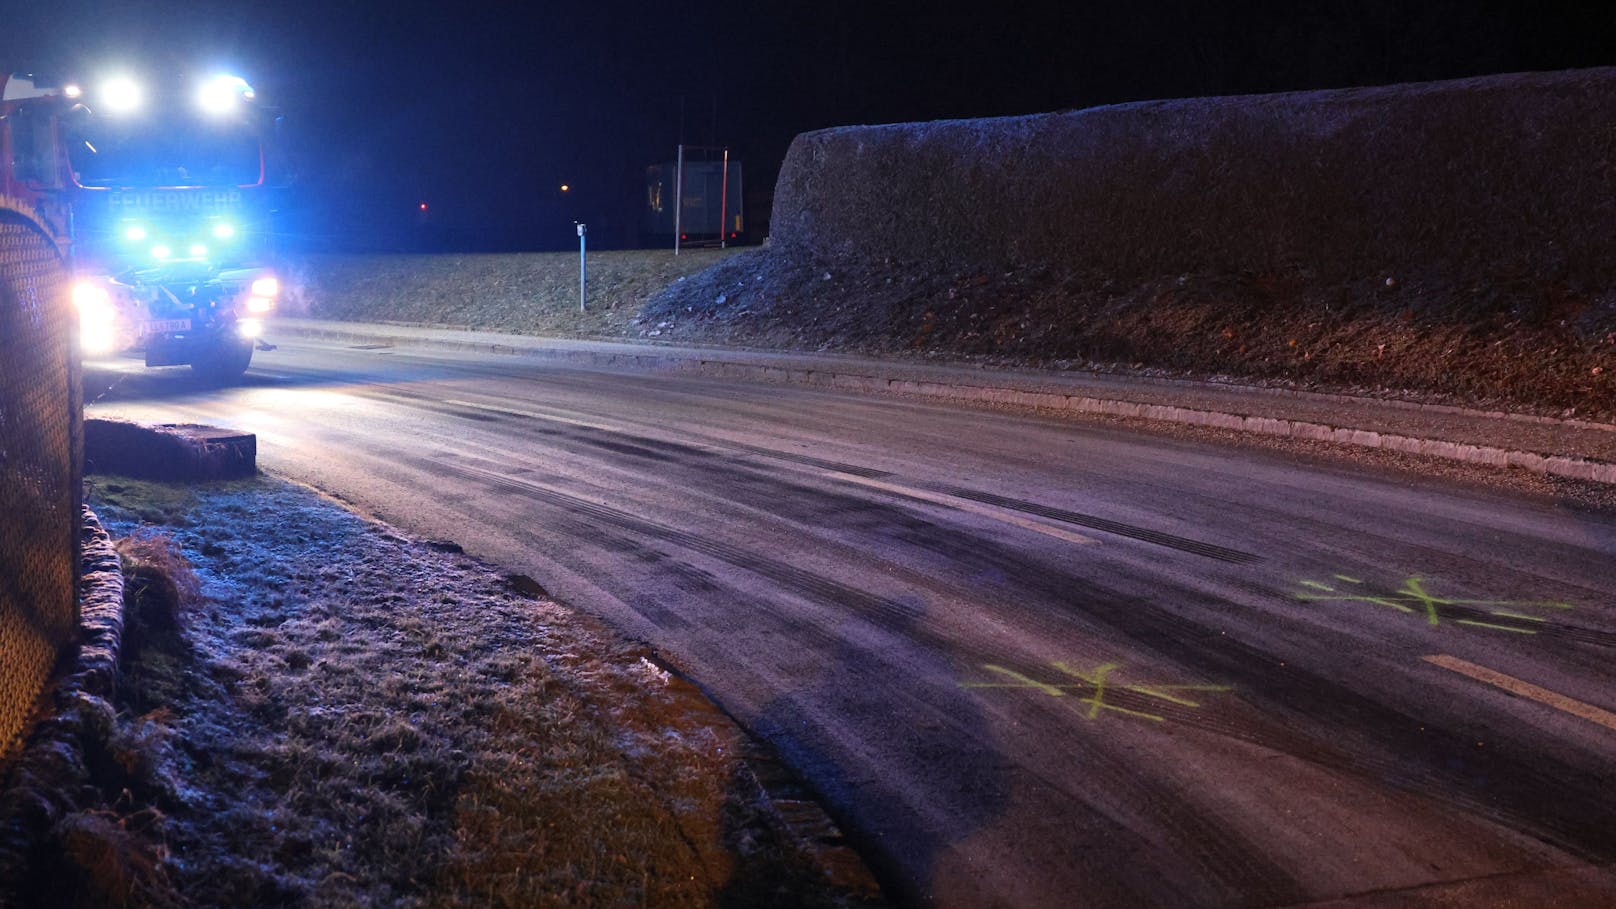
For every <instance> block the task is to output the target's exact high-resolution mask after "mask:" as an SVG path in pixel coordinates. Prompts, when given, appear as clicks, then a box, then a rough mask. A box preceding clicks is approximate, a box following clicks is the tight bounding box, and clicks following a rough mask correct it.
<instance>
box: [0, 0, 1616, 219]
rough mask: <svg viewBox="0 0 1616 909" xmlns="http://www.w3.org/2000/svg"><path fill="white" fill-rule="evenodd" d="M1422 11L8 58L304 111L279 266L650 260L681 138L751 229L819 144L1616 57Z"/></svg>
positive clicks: (571, 17) (233, 44)
mask: <svg viewBox="0 0 1616 909" xmlns="http://www.w3.org/2000/svg"><path fill="white" fill-rule="evenodd" d="M1406 7H1407V4H1403V3H1398V2H1395V0H1372V2H1360V3H1345V2H1337V3H1325V4H1315V5H1312V6H1310V7H1308V8H1297V7H1296V6H1295V5H1294V4H1288V3H1279V2H1267V0H1264V2H1249V3H1237V4H1225V5H1222V6H1218V7H1214V6H1211V5H1207V4H1202V3H1196V2H1193V0H1141V2H1137V3H1132V4H1128V5H1126V6H1123V5H1115V4H1076V3H1073V4H1066V5H1060V6H1056V5H1042V4H1037V5H1024V6H1022V7H1020V8H1018V9H1013V10H1008V11H1007V10H994V9H990V8H987V7H986V6H985V5H961V6H957V7H954V6H947V5H941V6H939V5H927V4H899V5H897V6H887V7H883V8H880V9H876V8H872V7H870V6H869V5H866V4H858V3H852V2H847V0H835V2H828V3H821V4H816V5H814V6H812V7H804V6H793V7H789V8H784V9H773V8H745V9H737V10H730V11H723V12H720V13H715V14H711V15H708V16H706V17H701V16H698V15H696V14H695V13H694V12H693V11H690V10H681V9H679V8H677V7H660V6H649V5H645V4H635V3H625V2H610V0H608V2H605V3H598V4H594V5H591V6H588V7H584V6H582V5H576V6H572V5H568V6H555V7H532V8H528V9H524V10H522V11H520V12H510V11H508V10H504V9H498V8H493V7H491V6H488V5H478V4H466V5H463V6H460V7H457V8H454V9H452V10H450V9H446V8H444V7H442V6H441V5H438V4H424V3H415V4H411V3H405V4H394V5H382V4H376V3H372V2H362V0H351V2H346V3H341V2H338V3H329V4H312V3H310V4H299V3H293V4H286V5H282V6H277V7H274V8H268V7H253V6H249V5H234V4H232V5H227V6H218V5H207V4H194V3H180V2H174V0H145V2H136V3H127V4H122V5H119V6H117V7H116V8H114V9H111V10H108V9H106V8H105V5H104V4H98V3H89V2H66V3H62V4H59V5H57V6H54V7H51V8H50V9H45V8H42V7H41V8H35V9H32V10H26V11H22V12H20V13H18V14H10V15H11V17H12V21H11V22H9V23H8V27H7V29H6V30H5V33H4V34H3V35H0V62H3V65H5V66H8V67H10V68H12V69H14V70H19V71H26V70H51V69H55V70H56V71H58V72H61V73H63V74H67V75H70V76H72V77H73V78H79V79H82V78H86V77H87V76H91V75H93V73H94V72H95V71H97V70H99V69H102V68H104V67H106V66H109V65H121V66H126V67H130V68H133V69H136V70H137V71H138V70H150V71H157V70H164V71H187V72H195V71H200V70H203V69H215V68H225V69H233V70H237V71H239V72H240V73H241V74H242V75H244V76H246V77H247V78H248V79H249V80H250V81H252V82H253V83H254V85H255V86H256V87H257V88H258V89H259V92H260V94H261V96H262V97H263V98H264V99H265V100H266V101H268V102H269V103H272V104H274V105H276V106H277V107H279V108H280V109H281V110H282V111H283V112H284V115H285V117H286V127H285V138H286V141H287V144H288V146H289V149H290V151H291V153H292V157H293V160H294V161H295V169H296V171H297V174H298V179H297V182H296V184H295V185H294V187H293V189H292V190H291V191H290V193H289V195H288V208H289V212H288V215H289V217H288V218H287V220H286V223H287V225H288V228H289V229H288V233H289V235H290V236H289V237H288V238H287V240H288V245H289V246H291V247H294V248H304V249H332V250H343V249H361V248H395V247H412V248H436V249H445V250H451V249H452V250H479V249H482V250H490V251H493V250H508V249H560V248H567V247H569V246H571V245H573V244H575V243H576V237H575V234H574V233H573V228H572V222H573V221H574V220H584V221H588V222H589V223H590V225H591V227H590V236H591V241H592V243H593V244H595V245H597V246H601V247H605V246H624V245H632V244H633V243H634V242H635V241H636V240H637V239H638V236H637V234H638V232H637V230H636V228H637V218H638V215H639V207H640V206H641V205H643V193H644V189H643V180H644V173H645V169H646V168H647V167H648V166H650V165H653V164H657V163H660V162H663V161H667V160H671V159H672V158H673V156H674V149H675V147H676V146H677V145H678V144H679V143H680V141H684V142H686V143H689V144H700V145H727V146H729V147H730V148H731V150H732V151H731V153H732V156H733V157H734V159H736V160H739V161H740V162H742V164H743V165H744V167H745V182H746V185H747V196H748V202H749V203H750V204H751V206H752V207H753V208H754V209H756V208H757V207H761V206H763V205H765V204H766V202H767V197H768V194H769V191H770V190H772V187H773V182H774V178H775V175H776V172H777V171H778V168H779V165H780V162H781V159H782V158H783V157H784V154H785V151H786V147H787V146H788V144H789V143H790V141H791V139H792V137H794V136H795V135H797V134H798V133H801V132H805V131H808V130H813V129H819V128H824V127H833V126H842V125H852V124H858V123H879V122H900V121H911V120H931V119H945V118H948V119H952V118H969V117H984V116H1010V115H1020V114H1031V113H1039V112H1045V111H1053V110H1063V109H1073V108H1083V107H1090V106H1094V105H1098V104H1109V103H1118V102H1126V101H1137V100H1147V99H1155V98H1172V97H1190V96H1197V95H1218V94H1246V93H1254V92H1271V91H1287V90H1302V89H1316V88H1338V87H1346V86H1355V85H1377V84H1388V83H1396V82H1411V81H1428V80H1435V79H1446V78H1458V77H1464V76H1474V75H1486V74H1492V73H1502V72H1513V71H1527V70H1553V69H1568V68H1578V67H1586V66H1596V65H1603V64H1607V63H1611V62H1616V50H1613V49H1616V11H1611V10H1606V11H1590V10H1587V9H1585V8H1583V7H1581V6H1578V5H1573V4H1565V5H1557V4H1552V3H1551V4H1542V3H1534V4H1528V3H1526V2H1522V0H1508V2H1483V3H1474V2H1470V3H1467V2H1462V0H1439V2H1433V3H1427V4H1423V5H1422V6H1421V7H1420V8H1419V9H1417V10H1409V9H1407V8H1406ZM563 183H565V184H567V185H568V186H569V187H570V189H569V191H568V192H566V193H562V192H561V191H560V186H561V185H562V184H563ZM422 202H426V203H427V204H428V206H429V209H428V216H427V217H426V218H425V219H424V221H423V218H422V216H421V213H420V211H419V205H420V203H422ZM758 214H759V212H757V211H755V210H754V211H750V212H749V216H750V217H752V218H753V219H754V220H756V217H757V215H758Z"/></svg>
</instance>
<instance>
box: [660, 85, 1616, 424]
mask: <svg viewBox="0 0 1616 909" xmlns="http://www.w3.org/2000/svg"><path fill="white" fill-rule="evenodd" d="M773 231H774V233H773V236H772V237H771V241H770V245H769V247H768V248H767V249H766V250H765V251H763V252H761V253H757V254H753V255H743V256H737V257H735V258H733V259H731V260H727V261H725V262H723V263H721V264H719V265H718V266H716V267H715V268H714V269H712V270H711V271H710V272H708V273H707V274H704V275H701V276H697V277H696V278H694V279H692V280H688V281H686V282H684V283H683V284H681V285H679V286H677V287H674V288H670V289H669V290H668V291H666V292H665V293H663V294H662V295H660V296H659V297H657V298H656V299H653V300H652V301H651V303H650V305H649V306H648V308H647V310H646V312H645V314H644V315H645V319H646V320H647V321H651V322H654V323H656V324H661V323H663V322H671V323H673V325H674V329H673V331H674V333H675V336H679V337H688V338H691V339H693V340H695V339H702V338H705V337H717V338H720V339H722V340H727V341H731V342H734V343H742V344H757V345H778V346H794V347H806V348H809V349H817V348H829V349H843V350H863V351H871V352H886V353H893V352H924V353H940V354H945V355H969V356H983V357H988V358H994V359H1001V360H1005V361H1009V362H1016V363H1025V364H1033V365H1046V366H1049V365H1053V366H1064V365H1085V364H1091V365H1107V366H1109V365H1121V366H1124V367H1129V366H1131V367H1145V368H1160V369H1165V370H1170V371H1182V372H1186V373H1190V374H1200V375H1208V374H1214V375H1227V376H1235V377H1240V378H1243V379H1248V380H1270V379H1274V380H1285V381H1293V382H1298V383H1301V384H1303V385H1308V386H1313V387H1324V388H1335V389H1346V390H1359V391H1361V390H1384V391H1387V392H1394V393H1404V392H1413V393H1416V394H1421V395H1435V396H1438V397H1442V398H1446V399H1449V400H1456V401H1458V402H1461V403H1468V404H1483V403H1484V404H1488V405H1491V406H1501V407H1510V408H1516V407H1519V408H1526V409H1533V410H1537V411H1540V412H1548V413H1567V412H1570V413H1574V414H1576V415H1578V416H1596V417H1602V418H1609V417H1611V416H1612V415H1616V382H1613V381H1612V375H1613V373H1616V255H1613V253H1616V248H1613V240H1612V238H1613V237H1616V69H1597V70H1586V71H1577V72H1565V73H1548V74H1525V75H1507V76H1494V77H1487V78H1478V79H1467V80H1460V81H1453V82H1442V83H1431V84H1421V85H1398V86H1387V87H1380V88H1364V89H1349V90H1340V91H1316V92H1302V93H1292V94H1280V95H1265V96H1247V97H1230V98H1203V99H1190V100H1179V101H1154V102H1146V103H1137V104H1123V105H1116V106H1111V107H1100V108H1094V109H1090V110H1080V111H1073V112H1067V113H1055V114H1041V115H1036V116H1028V117H1014V118H998V119H985V120H965V121H947V122H937V123H905V124H895V125H889V126H853V127H842V128H836V129H827V130H820V131H817V132H811V133H806V134H804V135H801V136H799V137H797V139H796V141H795V142H794V143H793V145H792V147H791V150H790V152H789V153H788V154H787V157H786V161H785V165H784V167H783V168H782V170H781V174H780V181H779V184H778V186H777V188H776V192H775V208H774V216H773ZM743 313H744V314H745V319H744V320H741V321H737V317H739V316H740V315H741V314H743Z"/></svg>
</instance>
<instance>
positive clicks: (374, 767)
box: [92, 477, 854, 907]
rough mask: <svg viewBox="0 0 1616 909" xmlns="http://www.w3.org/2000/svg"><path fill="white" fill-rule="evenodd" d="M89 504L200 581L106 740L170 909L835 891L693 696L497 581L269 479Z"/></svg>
mask: <svg viewBox="0 0 1616 909" xmlns="http://www.w3.org/2000/svg"><path fill="white" fill-rule="evenodd" d="M92 505H93V507H94V508H95V509H96V511H97V512H98V514H100V516H101V517H102V520H103V522H104V523H105V524H106V525H107V527H108V530H109V531H110V532H111V533H112V534H113V535H114V537H119V536H129V535H131V534H133V535H135V536H136V537H137V538H142V537H143V538H144V539H145V540H147V543H146V544H145V549H144V551H145V552H147V553H148V554H149V553H151V552H152V551H153V550H154V544H152V543H151V541H152V540H156V539H161V540H164V541H167V540H169V539H171V540H172V541H173V543H174V544H176V546H177V548H176V549H174V552H177V553H179V554H182V555H183V557H184V559H185V560H186V561H188V562H189V563H190V564H191V565H192V566H193V567H194V571H195V576H196V578H197V579H198V580H199V582H200V601H199V602H195V603H194V604H193V605H192V606H191V607H190V608H189V609H187V610H185V612H184V614H183V617H182V619H183V620H182V621H180V622H178V623H176V625H177V631H176V633H173V634H145V635H141V634H135V635H133V636H132V637H133V639H134V642H135V643H134V644H133V646H126V650H125V654H124V662H125V671H124V675H123V679H124V681H123V683H122V688H121V690H120V692H119V701H120V709H121V711H122V713H121V715H120V717H119V720H118V726H119V730H120V731H119V732H117V733H116V735H117V736H118V737H119V740H120V741H124V742H126V743H133V744H128V745H127V746H126V747H125V748H124V750H123V752H121V753H125V754H127V755H129V757H128V760H129V761H130V762H141V763H142V766H143V768H144V769H143V772H142V774H141V779H142V780H143V781H144V782H143V784H142V785H140V786H137V787H135V788H136V792H134V793H133V794H130V795H127V796H126V797H125V798H123V799H121V800H119V801H118V803H117V804H114V805H111V806H109V811H111V812H113V813H114V816H115V817H121V818H136V817H138V818H142V819H144V821H143V826H142V827H141V831H142V835H143V836H145V837H147V838H149V839H150V840H151V841H153V842H155V843H157V844H158V847H157V848H156V854H157V855H158V856H159V857H162V856H163V855H164V854H165V853H166V860H164V861H163V863H162V864H163V872H164V876H165V877H166V879H167V880H169V881H171V882H172V885H173V888H174V890H175V893H176V894H177V895H178V896H179V897H180V898H181V899H183V900H184V901H185V902H186V903H187V904H189V905H195V906H242V905H307V906H356V905H357V906H468V907H469V906H494V905H506V906H540V905H543V906H640V905H655V906H705V905H713V904H716V903H719V902H723V901H726V900H733V899H736V898H737V897H739V898H741V899H743V900H744V901H747V902H751V901H755V900H758V899H761V900H762V901H764V902H768V903H770V904H776V905H780V904H784V905H839V904H845V903H846V902H847V901H848V900H850V899H853V898H854V897H852V896H850V895H849V894H848V893H847V892H844V891H839V890H837V889H835V888H833V887H832V886H830V885H829V884H827V882H826V879H825V877H824V875H823V874H822V873H821V872H820V871H819V870H818V869H817V867H816V866H815V865H814V864H813V861H812V860H811V859H810V858H808V857H807V856H806V855H805V854H804V853H803V852H801V851H799V850H798V848H797V847H795V846H792V845H788V843H789V842H790V838H789V837H787V836H786V835H784V834H783V833H782V832H781V830H780V828H779V827H778V825H777V824H776V823H775V821H774V819H773V816H772V814H771V813H770V811H769V809H768V808H767V807H766V803H765V802H764V801H763V799H762V797H761V791H760V790H759V788H758V786H757V784H756V782H755V780H754V778H753V777H752V775H751V773H750V771H749V770H748V769H747V767H746V765H745V764H744V763H743V762H742V761H741V760H740V754H741V752H742V750H743V742H742V741H741V738H740V736H739V734H738V732H737V731H736V730H735V729H734V728H733V726H731V725H730V724H729V723H728V722H727V721H726V720H725V719H724V718H723V717H722V716H721V715H720V714H719V713H718V712H717V711H716V709H715V708H713V707H712V706H711V705H710V704H709V703H708V702H707V701H705V699H703V698H702V697H701V696H700V695H699V693H698V692H696V691H695V690H694V689H693V688H692V687H691V686H690V685H689V684H688V683H685V682H683V681H681V680H680V679H678V678H677V677H673V676H670V675H668V674H667V673H665V672H663V671H662V670H660V669H659V668H658V667H657V666H656V665H655V664H654V662H652V660H651V659H650V657H651V654H649V653H648V652H647V651H645V649H644V648H643V647H640V646H637V645H633V644H630V643H626V642H624V641H622V640H620V639H618V638H616V637H614V636H613V635H611V634H609V633H607V632H606V631H604V630H603V629H601V628H600V627H598V626H597V625H595V624H594V623H592V622H590V621H589V620H587V619H586V618H584V617H581V616H579V615H577V614H575V613H574V612H572V611H570V610H568V609H566V608H565V607H563V606H561V605H558V604H557V603H555V602H552V601H550V600H548V599H543V598H539V599H531V598H529V597H528V596H525V595H523V594H521V593H518V592H516V591H515V590H514V589H513V588H512V585H511V584H510V583H508V582H507V581H506V580H505V579H504V578H503V577H501V576H500V575H499V574H497V573H496V572H495V571H493V570H492V569H491V568H490V567H489V566H487V565H484V564H481V563H478V562H476V561H475V560H473V559H470V558H468V557H466V556H462V555H456V554H450V553H444V552H439V551H434V550H433V549H431V548H429V547H427V546H424V545H422V544H418V543H415V542H411V541H409V540H406V539H403V538H401V537H400V536H398V535H396V534H395V533H393V532H392V531H390V530H389V529H388V528H386V527H385V526H382V525H379V524H375V523H372V522H369V521H366V520H364V519H361V518H360V517H358V516H356V515H354V514H352V513H350V512H348V511H346V510H345V509H343V508H342V507H340V506H339V505H337V504H336V503H334V502H332V501H330V500H328V499H325V498H322V497H321V496H320V495H318V494H317V493H314V492H312V491H310V490H307V489H304V488H301V487H297V486H293V485H291V484H287V483H284V482H280V481H277V480H272V479H263V478H260V479H255V480H251V481H243V482H238V483H229V484H220V485H212V486H203V487H197V488H193V489H181V488H179V487H175V486H167V485H160V484H151V483H143V482H139V481H132V480H127V479H121V478H107V477H99V478H97V479H96V482H95V487H94V491H93V496H92ZM135 548H139V547H135ZM155 548H156V549H158V550H161V549H162V548H163V547H162V546H156V547H155ZM165 558H168V556H165ZM151 561H152V560H150V559H148V563H150V562H151ZM170 562H172V560H171V559H170ZM170 570H174V569H173V566H172V564H170ZM529 589H531V588H530V587H529ZM130 615H131V616H135V615H137V613H135V612H131V613H130ZM142 812H144V813H142ZM153 817H156V818H158V819H159V820H158V821H157V822H153V821H152V820H151V818H153ZM109 823H114V824H116V823H117V821H116V820H113V821H109ZM151 904H155V902H152V903H151Z"/></svg>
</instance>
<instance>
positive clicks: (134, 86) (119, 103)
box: [101, 76, 145, 114]
mask: <svg viewBox="0 0 1616 909" xmlns="http://www.w3.org/2000/svg"><path fill="white" fill-rule="evenodd" d="M144 95H145V93H144V92H142V91H141V90H140V85H139V84H138V83H136V82H135V80H133V79H131V78H129V77H128V76H119V77H117V78H115V79H108V80H107V81H106V82H105V83H104V84H103V85H102V86H101V102H102V103H103V104H105V105H106V107H107V110H109V111H111V112H112V113H116V114H126V113H129V112H130V111H133V110H137V109H139V107H140V105H141V103H142V101H143V100H144Z"/></svg>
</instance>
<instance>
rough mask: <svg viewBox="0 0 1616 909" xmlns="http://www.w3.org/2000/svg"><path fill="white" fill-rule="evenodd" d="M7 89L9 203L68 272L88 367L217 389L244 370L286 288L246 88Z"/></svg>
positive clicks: (18, 81) (259, 116) (254, 111)
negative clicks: (277, 270) (134, 361)
mask: <svg viewBox="0 0 1616 909" xmlns="http://www.w3.org/2000/svg"><path fill="white" fill-rule="evenodd" d="M0 78H3V79H4V90H3V99H4V100H3V102H0V103H3V104H4V107H3V108H0V113H3V117H4V119H3V121H0V126H3V127H4V128H3V130H0V133H3V135H4V142H5V156H4V159H3V160H4V161H5V162H6V164H8V165H9V166H8V167H0V171H4V172H5V183H4V192H5V195H6V197H7V200H8V205H9V206H10V207H14V208H20V209H23V210H26V211H29V212H31V213H32V217H33V218H34V220H35V221H36V222H37V223H38V224H40V225H41V226H42V227H43V228H44V229H45V230H46V231H47V232H49V233H50V234H51V235H52V237H53V238H54V239H55V240H56V242H57V244H58V247H59V248H60V249H62V250H63V251H64V253H65V254H66V255H67V257H68V259H69V261H70V263H71V265H72V273H73V291H72V293H73V303H74V305H75V307H76V308H77V309H78V313H79V323H80V333H79V334H80V344H81V347H82V348H83V353H84V355H85V356H86V357H96V356H103V355H110V354H131V353H132V354H138V355H143V356H144V358H145V362H146V365H148V366H175V365H183V364H189V365H190V366H191V367H192V368H193V369H194V370H196V371H197V372H199V373H201V374H203V375H204V376H206V377H209V378H212V379H218V380H224V379H231V378H235V377H237V376H240V375H241V374H242V373H243V372H245V371H246V369H247V367H248V365H249V363H250V361H251V359H252V355H253V349H254V346H255V344H257V343H260V341H259V339H260V336H261V334H262V333H263V328H264V319H265V317H266V316H267V315H269V314H270V313H271V312H272V311H273V310H274V308H275V303H276V298H277V296H278V294H279V290H280V286H279V282H278V281H277V279H276V277H275V275H274V274H273V272H272V271H271V269H270V268H269V266H268V263H269V261H270V256H271V253H272V245H271V243H272V233H271V231H270V221H269V216H270V200H269V189H270V184H269V180H268V178H267V174H266V167H265V151H264V149H265V139H266V136H267V134H268V133H269V131H271V130H272V129H273V113H272V112H271V111H268V110H264V109H261V108H259V107H258V106H257V104H256V95H255V93H254V91H253V90H252V88H251V87H250V86H249V85H248V84H247V83H246V82H245V81H244V80H242V79H240V78H238V77H234V76H213V77H209V78H208V79H206V80H204V81H202V82H200V83H197V84H195V85H193V86H190V88H191V89H192V91H190V92H186V91H184V90H183V89H182V90H179V91H174V92H170V93H168V96H167V97H164V96H162V95H151V96H148V94H147V92H146V91H145V90H144V89H143V88H142V87H141V86H140V85H138V84H137V83H135V82H133V81H132V80H130V79H128V78H113V79H109V80H107V81H105V82H103V83H102V84H100V85H99V86H97V87H96V88H94V89H93V90H86V89H81V88H80V87H79V86H76V85H71V84H60V85H56V84H44V83H41V82H38V81H35V80H34V79H32V78H29V77H25V76H10V77H0Z"/></svg>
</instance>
